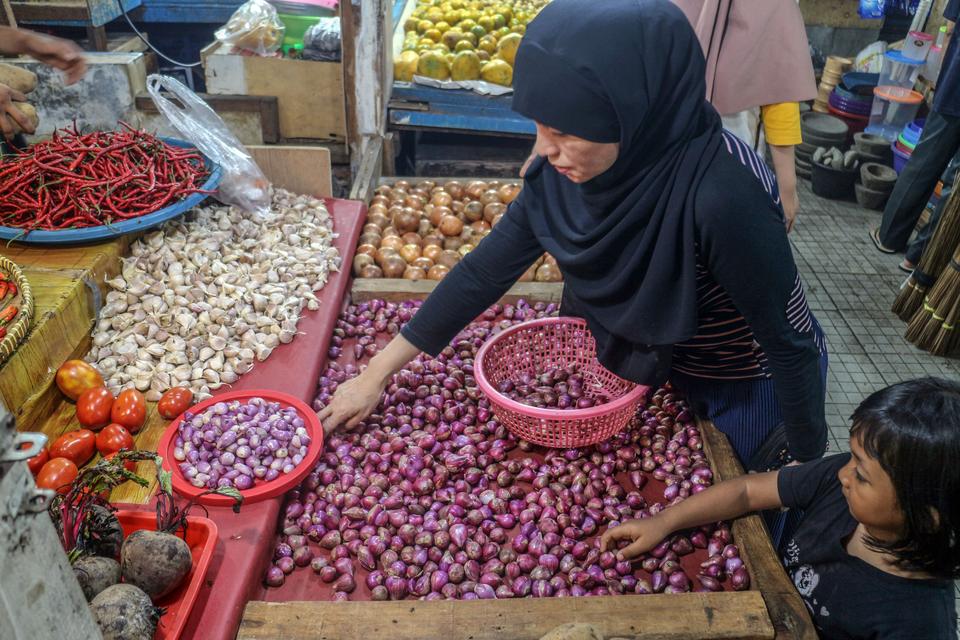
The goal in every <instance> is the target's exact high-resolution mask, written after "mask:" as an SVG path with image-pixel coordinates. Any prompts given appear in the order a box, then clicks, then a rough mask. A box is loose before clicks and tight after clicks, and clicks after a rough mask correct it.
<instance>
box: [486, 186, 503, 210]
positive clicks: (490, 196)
mask: <svg viewBox="0 0 960 640" xmlns="http://www.w3.org/2000/svg"><path fill="white" fill-rule="evenodd" d="M480 202H482V203H483V206H484V207H486V206H487V205H488V204H503V203H502V202H500V195H499V194H498V193H497V192H496V191H494V190H493V189H487V190H486V191H484V192H483V195H482V196H480Z"/></svg>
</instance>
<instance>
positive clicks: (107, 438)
mask: <svg viewBox="0 0 960 640" xmlns="http://www.w3.org/2000/svg"><path fill="white" fill-rule="evenodd" d="M133 448H134V447H133V436H131V435H130V432H129V431H127V428H126V427H124V426H123V425H121V424H116V423H114V424H108V425H107V426H106V427H104V428H103V430H102V431H101V432H100V433H98V434H97V451H99V452H100V455H102V456H103V457H107V456H109V455H110V454H112V453H116V452H117V451H120V449H133Z"/></svg>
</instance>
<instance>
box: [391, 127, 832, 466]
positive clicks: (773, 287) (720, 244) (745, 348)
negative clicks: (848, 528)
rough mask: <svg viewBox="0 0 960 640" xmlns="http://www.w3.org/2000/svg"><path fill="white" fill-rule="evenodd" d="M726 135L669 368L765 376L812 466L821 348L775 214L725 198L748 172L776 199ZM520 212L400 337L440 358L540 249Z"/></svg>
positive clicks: (792, 442)
mask: <svg viewBox="0 0 960 640" xmlns="http://www.w3.org/2000/svg"><path fill="white" fill-rule="evenodd" d="M724 138H725V141H726V148H727V151H728V152H729V154H723V153H721V156H722V157H720V158H718V161H716V162H714V164H713V166H712V171H711V175H710V179H708V180H705V181H704V182H703V183H702V184H701V186H700V188H699V190H698V192H697V195H696V205H695V210H696V226H697V230H696V237H697V264H698V270H697V271H698V276H697V285H698V287H697V288H698V292H697V301H698V330H697V334H696V335H695V336H694V337H693V338H691V339H690V340H687V341H685V342H684V343H682V344H678V345H674V356H673V363H672V366H673V369H674V370H676V371H680V372H682V373H684V374H686V375H691V376H697V377H701V378H711V379H717V380H744V379H756V378H761V377H772V378H773V381H774V385H775V387H776V390H777V396H778V399H779V402H780V405H781V411H782V413H783V416H784V422H785V426H786V432H787V440H788V443H789V447H790V453H791V454H792V455H793V456H794V457H795V458H796V459H798V460H802V461H806V460H811V459H814V458H818V457H820V456H821V455H823V453H824V451H825V449H826V433H827V427H826V418H825V415H824V387H823V380H822V378H821V375H820V368H819V360H820V351H821V349H824V348H825V346H824V345H823V344H818V341H817V338H816V335H815V333H814V331H813V326H812V325H813V316H812V315H811V313H810V311H809V308H808V307H807V303H806V300H805V297H804V294H803V287H802V285H801V284H800V278H799V274H798V272H797V268H796V265H795V263H794V260H793V255H792V253H791V250H790V245H789V242H788V241H787V237H786V234H785V232H784V226H783V218H782V213H780V212H779V208H776V209H774V208H767V209H766V210H765V211H759V212H758V211H745V210H743V208H742V207H740V206H738V203H737V198H736V193H731V187H730V185H736V184H738V182H739V181H742V180H743V169H744V167H747V168H749V169H750V170H751V171H752V172H753V174H754V176H755V177H756V178H757V179H758V180H760V182H761V183H762V184H763V186H764V188H765V189H766V190H767V192H768V193H769V194H770V196H771V197H772V198H773V199H774V200H775V201H777V202H779V195H778V194H777V190H776V183H775V179H774V177H773V175H772V173H771V172H770V171H769V169H767V167H766V166H765V165H764V164H763V163H762V162H761V161H760V159H759V158H758V157H757V156H756V154H754V153H753V151H752V150H751V149H750V148H749V147H747V146H746V145H744V144H743V143H742V142H741V141H740V140H739V139H737V138H736V137H734V136H732V135H729V134H726V133H725V134H724ZM527 215H528V214H527V211H526V210H525V208H524V206H523V192H521V194H520V197H519V198H518V199H517V200H516V201H515V202H514V203H513V204H512V205H511V206H510V207H509V209H508V211H507V213H506V214H505V215H504V216H503V218H502V219H501V220H500V223H499V224H498V225H497V226H496V227H494V229H493V230H492V231H491V232H490V234H489V236H488V237H487V238H485V239H484V240H483V241H482V242H480V243H479V245H478V246H477V247H476V248H475V249H474V250H473V251H471V252H470V253H469V254H467V255H466V257H465V258H464V259H463V260H462V261H461V262H460V264H458V265H457V266H456V267H455V268H454V269H453V270H452V271H451V272H450V274H449V275H448V276H447V277H446V278H444V279H443V280H442V281H441V282H440V283H439V284H438V285H437V288H436V289H435V290H434V292H433V294H432V295H431V296H430V297H429V298H428V299H427V300H426V301H425V302H424V304H423V306H422V307H421V309H420V311H419V312H418V313H417V314H416V316H414V318H413V320H412V321H411V322H410V323H408V324H407V325H406V327H405V328H404V329H403V335H404V337H406V338H407V340H409V341H410V342H411V343H412V344H413V345H415V346H416V347H418V348H419V349H421V350H423V351H426V352H427V353H431V354H436V353H438V352H439V351H440V350H441V349H442V348H443V347H444V346H446V344H447V343H448V342H449V341H450V340H451V339H452V338H453V336H454V335H455V334H456V333H457V332H458V331H460V329H462V328H463V327H464V326H466V325H467V324H468V323H469V322H471V321H472V320H473V319H474V318H476V317H477V316H478V315H480V313H481V312H482V311H483V310H485V309H486V308H487V307H489V306H490V305H491V304H493V303H494V302H496V300H497V299H499V298H500V297H501V296H502V295H503V294H504V293H505V292H506V291H507V290H508V289H509V288H510V287H511V286H512V285H513V283H514V282H516V281H517V279H518V278H519V277H520V276H521V275H522V274H523V273H524V271H526V270H527V269H528V268H529V267H530V265H531V264H533V262H534V261H535V260H536V259H537V258H538V257H539V256H540V255H541V254H542V253H543V251H544V249H543V247H542V246H541V244H540V242H539V241H538V240H537V237H536V235H535V234H534V232H533V231H532V229H531V226H530V224H529V222H528V220H527ZM559 267H560V271H561V272H562V271H563V268H564V265H563V264H562V263H559ZM567 286H569V285H567ZM635 382H637V383H640V384H645V383H649V381H644V380H635Z"/></svg>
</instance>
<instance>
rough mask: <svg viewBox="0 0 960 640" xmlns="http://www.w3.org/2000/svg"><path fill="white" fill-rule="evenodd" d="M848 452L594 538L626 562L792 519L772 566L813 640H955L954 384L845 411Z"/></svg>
mask: <svg viewBox="0 0 960 640" xmlns="http://www.w3.org/2000/svg"><path fill="white" fill-rule="evenodd" d="M852 420H853V426H852V427H851V429H850V451H851V452H850V453H845V454H841V455H835V456H831V457H829V458H824V459H822V460H818V461H814V462H808V463H806V464H803V465H800V466H789V467H785V468H783V469H780V470H779V471H773V472H770V473H763V474H751V475H744V476H740V477H739V478H735V479H733V480H730V481H728V482H722V483H719V484H717V485H716V486H714V487H711V488H710V489H708V490H706V491H703V492H701V493H699V494H696V495H694V496H691V497H690V498H688V499H687V500H684V501H683V502H682V503H681V504H679V505H677V506H675V507H671V508H669V509H666V510H664V511H662V512H660V513H659V514H657V515H656V516H653V517H650V518H645V519H643V520H631V521H629V522H626V523H624V524H622V525H620V526H619V527H616V528H614V529H611V530H608V531H606V532H605V533H604V534H603V537H602V539H601V547H602V548H603V549H604V550H607V549H612V548H614V547H616V546H618V544H617V543H622V542H629V545H628V546H626V547H625V548H623V549H622V550H620V551H619V552H618V555H619V556H620V557H622V558H624V559H631V558H634V557H636V556H637V555H639V554H641V553H643V552H645V551H647V550H649V549H651V548H653V547H654V546H656V545H657V543H659V542H660V541H661V540H663V539H664V538H666V537H667V536H669V535H670V534H671V533H673V532H674V531H677V530H679V529H685V528H689V527H694V526H698V525H701V524H705V523H709V522H716V521H718V520H727V519H730V518H736V517H738V516H741V515H743V514H745V513H749V512H752V511H762V510H764V509H774V508H780V507H788V508H797V509H803V517H802V519H801V521H800V523H799V525H798V527H797V530H796V531H795V533H794V534H793V536H792V538H791V539H789V540H787V541H786V544H785V545H784V547H783V558H782V561H783V564H784V566H785V567H786V569H787V572H788V573H789V575H790V577H791V578H793V581H794V584H795V585H796V587H797V590H798V591H799V592H800V595H801V597H802V598H803V600H804V602H805V603H806V605H807V608H808V609H809V610H810V613H811V615H812V616H813V621H814V624H815V625H816V627H817V631H818V632H819V634H820V637H821V638H844V639H848V638H851V639H852V638H883V639H884V640H887V639H894V638H917V639H920V638H923V639H924V640H940V639H943V640H947V639H950V640H955V639H956V637H957V635H956V609H955V604H954V592H953V582H952V581H953V580H956V579H958V578H960V384H958V383H957V382H953V381H949V380H943V379H938V378H922V379H919V380H911V381H908V382H902V383H900V384H895V385H893V386H891V387H887V388H886V389H883V390H881V391H877V392H876V393H874V394H873V395H871V396H870V397H869V398H867V399H866V400H865V401H864V402H863V403H862V404H861V405H860V406H859V407H858V408H857V410H856V411H855V412H854V414H853V417H852Z"/></svg>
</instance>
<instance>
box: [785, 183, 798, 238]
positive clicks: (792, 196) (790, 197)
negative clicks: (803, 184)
mask: <svg viewBox="0 0 960 640" xmlns="http://www.w3.org/2000/svg"><path fill="white" fill-rule="evenodd" d="M780 195H781V198H780V202H781V204H782V205H783V219H784V221H785V222H786V223H787V233H790V232H791V231H793V224H794V223H795V222H796V221H797V213H799V212H800V194H798V193H797V190H796V189H793V191H792V192H787V193H782V194H780Z"/></svg>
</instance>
